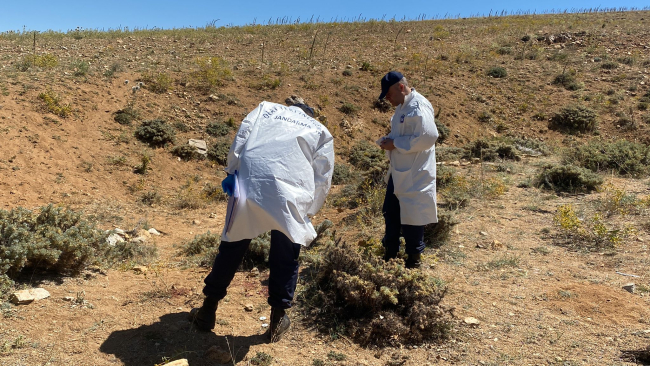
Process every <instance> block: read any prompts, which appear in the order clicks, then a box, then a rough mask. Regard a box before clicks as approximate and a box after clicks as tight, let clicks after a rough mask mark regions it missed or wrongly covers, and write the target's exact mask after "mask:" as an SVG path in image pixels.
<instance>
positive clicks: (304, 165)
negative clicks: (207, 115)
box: [221, 102, 334, 245]
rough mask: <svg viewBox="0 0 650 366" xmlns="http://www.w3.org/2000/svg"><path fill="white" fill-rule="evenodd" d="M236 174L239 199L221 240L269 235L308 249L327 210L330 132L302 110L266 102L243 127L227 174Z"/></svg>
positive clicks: (230, 155)
mask: <svg viewBox="0 0 650 366" xmlns="http://www.w3.org/2000/svg"><path fill="white" fill-rule="evenodd" d="M235 171H237V182H238V186H239V194H240V198H239V201H238V202H237V207H236V209H235V210H234V212H235V213H234V215H233V218H232V220H233V221H232V224H231V226H230V229H229V230H228V231H227V232H226V228H225V227H224V230H223V233H222V236H221V239H222V240H225V241H231V242H232V241H239V240H243V239H252V238H255V237H256V236H258V235H260V234H263V233H265V232H267V231H269V230H278V231H281V232H282V233H284V234H285V235H286V236H287V237H288V238H289V239H290V240H291V241H292V242H294V243H298V244H302V245H309V243H311V241H312V240H314V238H316V231H315V230H314V227H313V225H312V223H311V221H310V219H309V217H311V216H313V215H315V214H316V213H317V212H318V210H320V208H321V207H322V206H323V203H324V202H325V197H326V196H327V193H328V191H329V189H330V186H331V182H332V173H333V171H334V143H333V138H332V135H331V134H330V132H329V131H328V130H327V128H325V126H323V125H322V124H320V123H319V122H318V121H316V120H315V119H313V118H311V117H309V116H308V115H307V114H305V113H304V112H303V111H302V110H301V109H300V108H298V107H286V106H284V105H281V104H276V103H271V102H262V103H260V105H259V106H258V107H257V108H255V110H253V111H252V112H251V113H249V114H248V116H246V118H245V119H244V121H243V122H242V124H241V126H240V127H239V130H238V131H237V136H236V137H235V141H234V142H233V144H232V145H231V146H230V152H229V153H228V166H227V167H226V172H227V173H229V174H234V173H235Z"/></svg>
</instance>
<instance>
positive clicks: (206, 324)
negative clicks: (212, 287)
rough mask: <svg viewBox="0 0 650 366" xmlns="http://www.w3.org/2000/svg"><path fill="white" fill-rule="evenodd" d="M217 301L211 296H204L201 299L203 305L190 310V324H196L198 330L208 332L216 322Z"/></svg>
mask: <svg viewBox="0 0 650 366" xmlns="http://www.w3.org/2000/svg"><path fill="white" fill-rule="evenodd" d="M218 305H219V301H218V300H215V299H214V298H212V297H209V296H208V297H206V298H205V300H203V306H201V307H200V308H194V309H192V310H191V311H190V315H189V317H188V318H189V321H191V322H192V324H194V325H196V327H197V328H198V329H199V330H202V331H205V332H209V331H211V330H212V329H214V325H215V323H216V322H217V315H216V314H215V313H216V312H217V306H218Z"/></svg>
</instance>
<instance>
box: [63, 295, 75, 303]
mask: <svg viewBox="0 0 650 366" xmlns="http://www.w3.org/2000/svg"><path fill="white" fill-rule="evenodd" d="M75 300H76V298H75V297H73V296H66V297H64V298H63V301H68V302H74V301H75Z"/></svg>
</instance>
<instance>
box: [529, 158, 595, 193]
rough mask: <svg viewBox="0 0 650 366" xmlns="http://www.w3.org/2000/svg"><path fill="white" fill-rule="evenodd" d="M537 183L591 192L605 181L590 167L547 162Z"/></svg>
mask: <svg viewBox="0 0 650 366" xmlns="http://www.w3.org/2000/svg"><path fill="white" fill-rule="evenodd" d="M536 183H537V185H538V186H543V187H545V188H548V189H553V190H556V191H561V192H571V193H575V192H589V191H593V190H595V189H596V188H597V187H598V186H599V185H601V184H602V183H603V179H602V178H601V177H600V176H599V175H598V174H596V173H594V172H592V171H591V170H589V169H585V168H582V167H579V166H575V165H555V164H546V165H544V166H543V167H542V168H541V171H540V172H539V174H538V176H537V179H536Z"/></svg>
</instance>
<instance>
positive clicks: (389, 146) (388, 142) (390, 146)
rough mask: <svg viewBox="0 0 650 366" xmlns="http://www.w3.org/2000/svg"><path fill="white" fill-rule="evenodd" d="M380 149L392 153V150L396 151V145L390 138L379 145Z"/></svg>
mask: <svg viewBox="0 0 650 366" xmlns="http://www.w3.org/2000/svg"><path fill="white" fill-rule="evenodd" d="M379 147H381V148H382V150H388V151H391V150H394V149H395V145H394V144H393V139H388V138H387V139H384V140H383V141H382V142H381V143H380V144H379Z"/></svg>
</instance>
